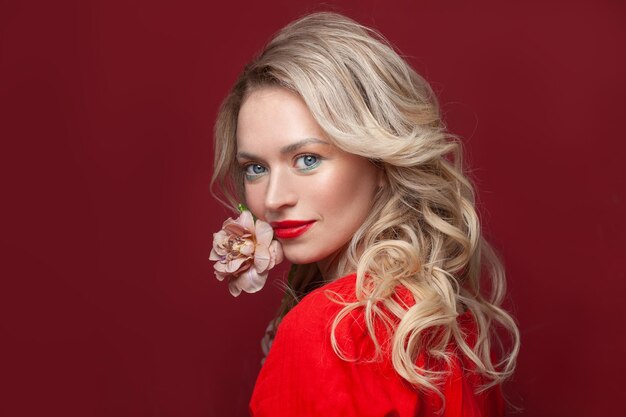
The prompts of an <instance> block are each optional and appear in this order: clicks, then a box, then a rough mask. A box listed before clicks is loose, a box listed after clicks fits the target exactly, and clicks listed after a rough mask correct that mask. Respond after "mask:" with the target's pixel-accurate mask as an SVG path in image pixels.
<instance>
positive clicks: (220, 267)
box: [213, 261, 228, 273]
mask: <svg viewBox="0 0 626 417" xmlns="http://www.w3.org/2000/svg"><path fill="white" fill-rule="evenodd" d="M213 269H215V271H217V272H222V273H228V266H227V264H226V262H220V261H217V262H215V263H214V264H213Z"/></svg>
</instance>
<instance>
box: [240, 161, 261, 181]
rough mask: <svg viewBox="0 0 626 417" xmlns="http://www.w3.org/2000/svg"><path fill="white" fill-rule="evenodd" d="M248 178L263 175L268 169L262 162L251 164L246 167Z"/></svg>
mask: <svg viewBox="0 0 626 417" xmlns="http://www.w3.org/2000/svg"><path fill="white" fill-rule="evenodd" d="M244 170H245V173H246V178H247V179H254V178H256V177H258V176H260V175H263V174H264V173H265V171H266V169H265V167H264V166H263V165H260V164H249V165H246V166H245V167H244Z"/></svg>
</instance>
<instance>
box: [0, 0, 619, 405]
mask: <svg viewBox="0 0 626 417" xmlns="http://www.w3.org/2000/svg"><path fill="white" fill-rule="evenodd" d="M315 3H316V2H293V1H288V0H284V1H282V2H279V1H271V2H264V3H256V4H255V5H254V6H249V5H244V4H242V2H225V3H224V4H223V5H220V6H219V7H216V6H211V5H210V3H209V2H207V1H177V2H174V1H171V2H163V1H159V2H155V1H147V0H141V1H139V0H137V1H115V2H114V1H98V2H96V1H80V0H76V1H56V2H28V1H4V2H2V4H1V5H0V55H1V58H0V77H1V80H0V100H1V102H2V104H1V109H0V137H1V138H2V148H1V149H2V150H1V152H0V158H1V160H0V162H1V163H0V170H1V174H2V175H0V181H1V182H2V188H1V192H2V204H1V205H0V210H1V217H0V219H1V221H2V227H1V229H0V230H1V232H0V244H1V247H0V253H1V254H2V258H3V260H2V272H1V284H0V285H1V287H0V324H1V327H0V338H1V342H0V383H1V385H2V387H0V414H1V415H2V416H11V417H13V416H39V415H63V416H244V415H246V408H247V401H248V398H249V396H250V392H251V389H252V387H253V384H254V379H255V377H256V374H257V372H258V369H259V360H260V349H259V339H260V337H261V336H262V334H263V331H264V328H265V325H266V323H267V322H268V320H269V319H270V317H271V316H272V314H273V313H274V310H275V309H276V307H277V301H278V299H279V297H280V292H279V289H278V287H277V286H276V285H269V287H268V288H267V289H266V290H264V291H263V292H262V293H260V294H257V295H255V296H248V295H245V294H244V295H243V296H241V297H239V298H237V299H233V298H232V297H231V296H230V295H229V294H228V291H227V289H226V287H225V286H224V285H223V284H221V283H219V282H217V281H216V280H215V279H214V277H213V275H212V273H211V265H210V263H209V262H208V260H207V257H208V254H209V248H210V244H211V233H212V232H213V231H216V230H217V228H218V227H219V226H220V224H221V222H222V220H223V219H224V211H223V210H222V209H221V208H219V207H218V205H217V204H216V203H215V202H214V201H213V200H212V198H211V197H210V195H209V193H208V191H207V190H208V181H209V178H210V172H211V159H212V156H211V152H212V151H211V130H212V123H213V120H214V117H215V114H216V111H217V106H218V104H219V102H220V100H221V99H222V98H223V96H224V95H225V93H226V91H227V90H228V88H229V86H230V85H231V83H232V82H233V81H234V79H235V77H236V75H237V73H238V71H239V70H240V69H241V67H242V65H243V64H244V63H245V62H246V61H247V60H248V59H249V58H250V57H251V56H252V54H253V53H254V52H255V51H257V50H258V49H259V48H260V47H261V46H262V45H263V43H264V42H265V41H266V40H267V39H268V38H269V36H270V35H271V34H272V33H274V32H275V31H276V30H278V29H279V28H280V27H281V26H283V25H284V24H286V23H287V22H289V21H290V20H292V19H293V18H295V17H297V16H299V15H301V14H302V13H304V12H306V11H310V10H315V9H319V7H316V6H315ZM458 3H459V4H457V2H451V1H446V2H441V1H439V2H435V1H419V2H417V1H404V2H401V1H391V0H388V1H380V2H374V1H357V0H354V1H344V2H340V3H338V4H337V5H336V6H333V7H331V8H333V9H335V10H338V11H342V12H344V13H347V14H348V15H350V16H352V17H355V18H357V19H359V20H360V21H362V22H363V23H365V24H368V25H374V26H375V27H377V28H378V29H380V30H381V31H382V32H383V33H384V34H385V35H386V36H387V37H388V38H389V39H390V40H391V41H392V42H393V43H395V44H396V45H397V46H398V47H399V49H400V50H401V51H403V52H404V54H405V55H406V56H408V57H409V60H410V61H411V62H412V63H413V64H414V66H415V67H416V68H417V70H418V71H420V72H421V73H422V74H424V75H425V76H426V78H427V79H429V80H430V81H431V82H432V84H433V85H434V87H435V89H436V90H437V91H438V92H439V94H440V97H441V102H442V104H443V109H444V112H445V115H446V119H447V121H448V124H449V126H450V129H451V130H452V131H454V132H457V133H458V134H460V135H461V136H462V137H464V139H465V142H466V144H467V151H468V154H469V158H468V160H469V161H470V163H471V166H472V172H473V175H474V177H475V179H476V182H477V184H478V187H479V189H480V210H481V212H482V214H483V221H484V224H485V227H486V229H487V232H488V234H489V236H491V237H492V241H493V242H494V243H495V244H496V246H497V247H498V248H499V249H500V251H501V252H502V253H503V255H504V258H505V261H506V265H507V267H508V274H509V279H510V294H511V303H510V305H511V308H512V309H513V311H514V313H515V315H516V316H517V318H518V320H519V324H520V329H521V332H522V338H523V342H522V351H521V355H520V359H519V368H518V372H517V374H516V376H515V378H514V380H513V381H512V382H511V383H510V384H509V385H508V386H507V392H508V393H509V396H510V398H511V399H512V401H513V403H514V404H516V405H518V406H520V407H522V408H523V409H524V411H523V412H522V415H528V416H555V415H564V416H570V417H574V416H590V415H594V416H601V415H624V414H623V413H625V412H626V408H625V406H624V405H623V402H622V403H621V404H616V402H617V401H615V400H613V399H614V398H619V397H620V395H621V392H622V390H623V388H624V383H623V381H624V375H625V371H626V369H625V368H626V365H625V361H624V360H623V356H624V353H625V352H626V336H625V332H624V331H623V329H624V325H623V321H622V317H623V316H624V314H623V310H622V307H623V305H624V302H623V297H624V294H625V290H626V284H625V278H626V276H625V273H624V269H623V267H622V265H621V261H622V260H623V249H624V244H623V238H624V233H625V232H626V221H625V220H624V213H626V210H625V205H626V201H625V200H626V195H625V193H624V191H625V188H626V187H625V172H624V166H625V164H624V156H626V155H625V152H624V151H625V148H626V146H625V142H624V139H625V137H624V128H623V122H622V118H623V116H624V115H625V114H626V112H625V110H626V109H625V107H626V99H625V97H626V91H625V90H626V89H625V86H626V83H625V82H624V78H625V75H626V74H625V57H626V56H625V53H624V51H625V50H626V48H625V40H626V36H625V35H626V34H625V31H626V24H625V23H626V19H625V17H626V14H625V8H624V4H623V3H622V2H618V1H588V2H585V3H581V2H565V1H563V2H552V3H550V4H549V2H539V1H537V2H499V1H495V0H494V1H490V2H483V3H481V5H480V6H478V5H477V3H475V2H473V3H475V4H476V5H475V6H474V7H470V6H469V5H468V4H469V3H470V2H464V3H465V5H460V3H461V2H458ZM487 3H490V4H487ZM326 8H328V6H327V7H326Z"/></svg>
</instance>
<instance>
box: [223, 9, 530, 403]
mask: <svg viewBox="0 0 626 417" xmlns="http://www.w3.org/2000/svg"><path fill="white" fill-rule="evenodd" d="M267 86H279V87H282V88H286V89H288V90H290V91H293V92H295V93H297V94H298V95H299V96H300V97H301V98H302V99H303V100H304V102H305V103H306V105H307V107H308V108H309V110H310V111H311V114H312V115H313V117H314V118H315V120H316V121H317V123H318V124H319V125H320V127H321V128H322V129H323V130H324V131H325V133H326V134H327V135H328V137H329V138H331V140H332V141H333V143H334V144H335V145H336V146H337V147H339V148H341V149H343V150H344V151H347V152H350V153H353V154H356V155H361V156H363V157H366V158H369V159H370V160H372V161H373V162H374V163H376V164H377V165H379V166H380V167H381V168H382V169H383V170H384V173H385V177H386V186H385V187H382V188H381V190H380V192H379V193H378V195H377V198H376V200H375V202H374V203H373V207H372V210H371V215H370V216H369V217H368V218H367V219H366V221H365V222H364V223H363V225H362V226H361V227H360V228H359V230H358V231H357V232H356V234H355V235H354V237H353V238H352V240H351V241H350V243H349V245H348V246H347V249H346V250H345V252H344V253H343V257H342V258H341V261H340V262H339V264H338V266H337V271H336V272H337V276H343V275H346V274H348V273H351V272H355V271H356V294H355V297H356V298H355V299H356V301H355V302H343V301H342V300H337V299H335V297H333V299H334V300H335V301H337V302H338V303H341V304H343V305H344V306H343V307H342V309H341V311H340V312H339V314H338V315H337V316H336V317H335V319H334V322H333V327H332V333H331V338H332V345H333V348H334V350H335V352H336V353H337V355H339V356H340V357H342V358H343V359H345V360H354V358H347V357H346V356H345V355H344V354H343V353H342V350H341V347H340V346H339V343H338V341H337V338H336V337H335V330H336V327H337V326H338V324H339V323H340V322H341V320H342V319H343V318H345V317H348V316H350V314H351V312H353V311H354V310H356V309H362V311H363V312H364V317H365V321H366V325H367V329H368V332H369V334H370V337H371V339H372V341H373V343H374V346H375V347H376V352H377V353H378V355H380V354H381V352H382V348H381V344H380V343H379V341H378V340H377V338H376V334H375V331H374V329H375V323H376V321H377V320H380V321H381V322H382V323H384V324H385V325H386V326H387V328H388V329H391V330H392V332H391V333H390V334H391V335H392V336H391V337H392V340H391V341H390V343H391V345H390V346H391V358H392V362H393V366H394V368H395V370H396V371H397V372H398V374H399V375H400V376H401V377H402V378H404V379H405V380H407V381H408V382H410V383H412V384H414V385H415V386H416V387H419V388H425V389H430V390H434V391H435V392H437V393H439V390H438V385H439V384H440V383H441V381H442V379H443V378H444V377H445V374H443V373H441V372H437V371H435V370H433V369H427V368H426V367H420V366H418V365H417V364H416V358H417V357H418V356H419V355H420V354H425V355H427V356H428V357H431V358H436V359H437V358H438V359H441V360H443V361H444V362H446V363H450V361H451V360H452V355H454V353H451V352H450V351H449V349H448V347H449V345H450V343H451V342H454V343H455V344H456V346H457V347H458V352H457V353H460V354H461V355H464V356H465V357H466V358H467V359H468V360H469V361H471V362H472V363H473V365H474V369H475V372H477V373H479V374H480V375H482V376H483V377H484V381H486V382H485V384H484V385H483V386H482V387H481V388H480V389H486V388H488V387H490V386H493V385H496V384H499V383H501V382H502V381H503V380H504V379H506V378H507V377H509V376H510V375H511V374H512V372H513V370H514V367H515V362H516V357H517V354H518V350H519V332H518V329H517V326H516V324H515V321H514V320H513V318H512V317H511V316H510V315H509V314H508V313H507V312H506V311H505V310H503V309H502V308H501V303H502V301H503V297H504V295H505V287H506V282H505V274H504V268H503V266H502V264H501V262H500V260H499V258H498V256H497V255H496V254H495V252H494V250H493V249H492V247H491V246H490V245H489V244H488V243H487V241H486V240H485V239H484V238H483V237H482V236H481V229H480V224H479V218H478V214H477V213H476V210H475V195H474V190H473V187H472V184H471V182H470V181H469V179H468V178H467V177H466V176H465V175H464V169H463V162H462V147H461V143H460V141H459V140H458V138H457V137H455V136H454V135H452V134H450V133H449V132H447V131H446V128H445V125H444V124H443V122H442V120H441V114H440V111H439V105H438V102H437V99H436V97H435V95H434V93H433V91H432V89H431V88H430V86H429V84H428V83H427V82H426V81H425V80H424V79H423V78H422V77H421V76H420V75H418V74H417V73H416V72H415V71H414V70H413V69H412V68H411V67H410V66H409V65H408V64H407V63H406V62H405V61H404V60H403V59H402V58H401V57H400V56H399V55H398V54H397V53H396V52H395V51H394V49H393V47H392V46H391V45H390V44H389V43H388V42H387V41H386V40H385V39H384V38H383V37H382V36H381V35H380V34H378V33H377V32H375V31H374V30H372V29H370V28H367V27H364V26H362V25H360V24H358V23H357V22H355V21H353V20H351V19H349V18H346V17H344V16H342V15H339V14H335V13H327V12H324V13H314V14H311V15H308V16H305V17H303V18H301V19H299V20H297V21H295V22H293V23H291V24H289V25H288V26H286V27H285V28H284V29H282V30H281V31H280V32H279V33H278V34H276V35H275V37H274V38H273V39H272V40H271V41H270V42H269V44H268V45H267V46H266V47H265V49H264V50H263V51H262V53H261V54H260V55H259V56H258V57H256V58H255V59H254V60H253V61H252V62H251V63H250V64H249V65H247V66H246V67H245V69H244V71H243V73H242V74H241V75H240V77H239V79H238V80H237V82H236V84H235V86H234V87H233V89H232V90H231V92H230V94H229V95H228V96H227V97H226V99H225V100H224V102H223V104H222V107H221V108H220V111H219V114H218V118H217V122H216V126H215V171H214V176H213V179H212V182H211V186H212V188H213V186H214V185H218V186H219V188H220V189H221V190H222V192H223V194H224V196H225V197H226V199H227V200H228V203H226V204H230V206H231V207H234V206H235V205H236V203H237V201H244V200H245V195H244V192H243V179H242V173H241V172H240V171H241V170H240V169H239V168H238V167H237V163H236V159H235V154H236V126H237V117H238V112H239V108H240V107H241V104H242V102H243V100H244V99H245V98H246V96H247V95H248V94H249V93H250V92H251V91H253V90H254V89H256V88H262V87H267ZM222 201H223V200H222ZM361 249H362V250H361ZM483 281H486V282H483ZM319 284H320V274H319V270H318V269H317V266H316V265H315V264H311V265H299V266H297V269H296V270H295V272H294V273H293V274H292V276H291V277H290V279H289V285H290V287H291V288H290V289H289V291H286V293H285V297H284V299H283V303H282V312H281V313H280V314H279V317H278V318H277V323H278V321H279V320H280V318H282V316H283V315H284V314H285V313H286V312H287V311H288V310H289V309H290V308H291V307H292V306H293V305H295V303H297V301H298V299H299V298H300V297H301V296H303V295H304V294H306V293H307V292H308V291H310V290H311V288H313V287H315V286H316V285H319ZM485 284H486V286H487V287H488V289H489V291H485V289H484V285H485ZM399 287H404V288H406V289H407V290H408V291H409V292H410V294H411V295H412V297H413V299H414V301H415V303H414V304H412V305H406V304H404V303H403V302H402V301H400V300H398V298H397V297H394V296H393V295H394V293H395V291H396V289H398V288H399ZM464 310H470V311H471V313H472V317H473V319H474V321H475V324H476V329H477V335H476V338H475V343H474V345H473V346H470V345H469V344H468V342H467V340H466V338H467V335H465V334H464V333H463V330H462V329H461V327H460V326H459V323H458V322H457V317H458V316H459V315H460V314H461V313H463V311H464ZM496 324H497V325H500V326H501V327H502V328H503V329H504V330H505V331H506V332H508V334H509V335H510V336H511V339H512V343H511V345H512V347H511V348H510V349H509V350H508V351H503V352H502V353H501V356H500V361H499V362H497V363H494V362H493V361H492V355H491V354H492V350H493V349H494V348H493V346H492V341H493V340H499V339H498V338H497V335H496V334H495V331H494V328H495V327H496ZM433 331H435V333H433Z"/></svg>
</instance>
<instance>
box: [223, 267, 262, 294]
mask: <svg viewBox="0 0 626 417" xmlns="http://www.w3.org/2000/svg"><path fill="white" fill-rule="evenodd" d="M266 280H267V272H265V273H263V274H259V273H258V272H257V271H256V270H255V269H254V268H250V269H248V270H247V271H246V272H244V273H243V274H241V275H240V276H239V277H237V278H236V279H233V280H232V281H231V282H230V283H229V287H230V284H232V285H233V287H235V288H237V289H238V290H243V291H245V292H247V293H255V292H257V291H259V290H260V289H261V288H263V286H264V285H265V281H266ZM231 294H232V291H231ZM233 295H234V294H233Z"/></svg>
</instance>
